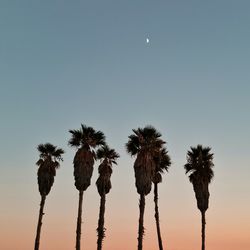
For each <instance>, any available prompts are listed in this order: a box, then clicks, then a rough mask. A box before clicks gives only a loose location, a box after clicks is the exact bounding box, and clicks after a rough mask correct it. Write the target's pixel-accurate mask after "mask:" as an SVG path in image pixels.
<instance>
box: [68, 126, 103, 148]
mask: <svg viewBox="0 0 250 250" xmlns="http://www.w3.org/2000/svg"><path fill="white" fill-rule="evenodd" d="M69 132H70V133H71V134H72V137H71V139H70V140H69V145H70V146H72V147H76V148H79V147H82V148H87V149H89V148H95V147H97V146H101V145H105V136H104V134H103V133H102V132H101V131H95V130H94V129H93V128H92V127H87V126H86V125H84V124H81V128H80V129H77V130H69Z"/></svg>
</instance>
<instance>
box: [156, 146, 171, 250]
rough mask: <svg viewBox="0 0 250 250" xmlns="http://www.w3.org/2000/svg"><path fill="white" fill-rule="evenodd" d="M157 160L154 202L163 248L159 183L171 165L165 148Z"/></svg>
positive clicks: (161, 247) (159, 242)
mask: <svg viewBox="0 0 250 250" xmlns="http://www.w3.org/2000/svg"><path fill="white" fill-rule="evenodd" d="M155 162H156V167H155V175H154V178H153V183H154V202H155V221H156V229H157V236H158V245H159V249H160V250H163V246H162V239H161V230H160V221H159V209H158V184H159V183H161V182H162V176H161V174H162V173H163V172H164V171H168V168H169V166H170V165H171V161H170V157H169V155H168V151H166V149H165V148H161V149H160V151H159V154H158V155H157V156H156V157H155Z"/></svg>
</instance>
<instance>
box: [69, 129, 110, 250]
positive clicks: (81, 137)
mask: <svg viewBox="0 0 250 250" xmlns="http://www.w3.org/2000/svg"><path fill="white" fill-rule="evenodd" d="M69 132H70V133H71V134H72V137H71V139H70V140H69V145H70V146H72V147H76V148H77V149H78V150H77V152H76V154H75V157H74V177H75V186H76V188H77V190H78V191H79V204H78V217H77V229H76V250H80V242H81V223H82V198H83V192H84V191H85V190H86V189H87V188H88V187H89V185H90V183H91V177H92V174H93V168H94V161H95V158H96V156H95V151H94V149H95V148H96V147H98V146H101V145H105V136H104V134H103V133H102V132H101V131H95V130H94V129H93V128H92V127H87V126H86V125H83V124H82V125H81V128H80V129H79V130H69Z"/></svg>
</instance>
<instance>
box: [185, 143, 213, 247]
mask: <svg viewBox="0 0 250 250" xmlns="http://www.w3.org/2000/svg"><path fill="white" fill-rule="evenodd" d="M210 150H211V148H209V147H202V145H198V146H197V147H191V150H190V151H188V152H187V163H186V164H185V166H184V168H185V170H186V174H187V173H189V181H190V182H191V183H192V184H193V188H194V192H195V197H196V200H197V207H198V209H199V210H200V212H201V223H202V229H201V236H202V246H201V249H202V250H205V224H206V219H205V213H206V211H207V209H208V202H209V190H208V185H209V183H210V182H211V180H212V179H213V176H214V172H213V169H212V167H213V166H214V164H213V154H212V153H210Z"/></svg>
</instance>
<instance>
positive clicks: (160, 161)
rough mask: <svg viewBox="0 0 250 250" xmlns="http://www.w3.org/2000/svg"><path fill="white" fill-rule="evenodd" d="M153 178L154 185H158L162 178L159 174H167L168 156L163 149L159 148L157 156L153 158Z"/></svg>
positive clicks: (169, 163) (169, 162)
mask: <svg viewBox="0 0 250 250" xmlns="http://www.w3.org/2000/svg"><path fill="white" fill-rule="evenodd" d="M154 159H155V163H156V168H155V176H154V178H153V182H154V183H160V182H162V176H161V174H162V173H163V172H164V171H166V172H168V169H169V167H170V165H171V160H170V156H169V155H168V151H167V150H166V149H165V148H161V149H160V151H159V154H158V155H156V156H155V158H154Z"/></svg>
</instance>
